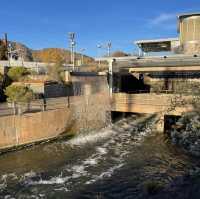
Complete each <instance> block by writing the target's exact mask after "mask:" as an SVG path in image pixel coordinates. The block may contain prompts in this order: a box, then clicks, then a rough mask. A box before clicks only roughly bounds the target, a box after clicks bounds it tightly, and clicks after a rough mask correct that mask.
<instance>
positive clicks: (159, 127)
mask: <svg viewBox="0 0 200 199" xmlns="http://www.w3.org/2000/svg"><path fill="white" fill-rule="evenodd" d="M164 126H165V121H164V115H158V116H157V118H156V125H155V130H156V131H158V132H162V133H164Z"/></svg>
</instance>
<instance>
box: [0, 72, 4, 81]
mask: <svg viewBox="0 0 200 199" xmlns="http://www.w3.org/2000/svg"><path fill="white" fill-rule="evenodd" d="M2 81H3V75H2V74H1V73H0V82H2Z"/></svg>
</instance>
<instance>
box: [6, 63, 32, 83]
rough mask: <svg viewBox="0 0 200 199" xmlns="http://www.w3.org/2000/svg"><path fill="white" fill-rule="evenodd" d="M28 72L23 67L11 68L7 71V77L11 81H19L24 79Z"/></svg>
mask: <svg viewBox="0 0 200 199" xmlns="http://www.w3.org/2000/svg"><path fill="white" fill-rule="evenodd" d="M29 74H30V72H29V71H28V69H26V68H24V67H21V66H20V67H13V68H11V69H10V70H9V71H8V76H9V77H10V78H11V79H12V80H13V81H20V80H23V79H25V78H26V77H27V76H28V75H29Z"/></svg>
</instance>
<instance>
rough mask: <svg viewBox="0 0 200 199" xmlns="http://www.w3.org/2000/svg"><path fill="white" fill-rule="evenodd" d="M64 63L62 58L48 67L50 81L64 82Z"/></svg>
mask: <svg viewBox="0 0 200 199" xmlns="http://www.w3.org/2000/svg"><path fill="white" fill-rule="evenodd" d="M63 63H64V62H63V60H62V59H61V58H60V59H58V60H57V62H56V63H55V64H53V65H49V66H48V67H47V69H48V75H49V78H50V80H53V81H58V82H63V80H64V75H63V72H64V70H63Z"/></svg>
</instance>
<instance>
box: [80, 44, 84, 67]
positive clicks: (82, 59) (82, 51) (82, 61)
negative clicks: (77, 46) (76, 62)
mask: <svg viewBox="0 0 200 199" xmlns="http://www.w3.org/2000/svg"><path fill="white" fill-rule="evenodd" d="M80 51H81V65H83V64H84V55H83V53H84V51H85V48H82V49H81V50H80Z"/></svg>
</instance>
